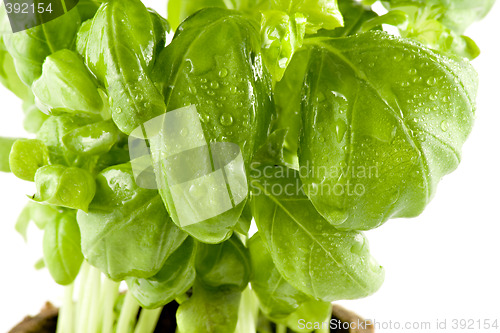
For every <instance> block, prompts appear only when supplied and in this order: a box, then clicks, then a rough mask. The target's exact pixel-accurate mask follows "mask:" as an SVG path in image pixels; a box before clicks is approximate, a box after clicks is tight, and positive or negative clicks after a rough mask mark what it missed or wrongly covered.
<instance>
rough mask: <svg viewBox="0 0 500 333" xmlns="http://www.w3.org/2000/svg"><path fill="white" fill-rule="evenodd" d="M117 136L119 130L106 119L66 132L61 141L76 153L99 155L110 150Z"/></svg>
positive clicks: (118, 135)
mask: <svg viewBox="0 0 500 333" xmlns="http://www.w3.org/2000/svg"><path fill="white" fill-rule="evenodd" d="M119 137H120V131H119V130H118V128H117V127H116V126H115V124H114V123H113V122H112V121H110V120H108V121H100V122H97V123H92V124H89V125H86V126H82V127H79V128H76V129H74V130H73V131H71V132H69V133H67V134H66V135H65V136H64V137H63V139H62V141H63V143H64V146H66V147H67V148H68V149H69V150H71V151H72V152H74V153H76V154H80V155H99V154H104V153H107V152H108V151H110V150H111V148H112V147H113V145H114V144H115V143H116V142H117V141H118V139H119Z"/></svg>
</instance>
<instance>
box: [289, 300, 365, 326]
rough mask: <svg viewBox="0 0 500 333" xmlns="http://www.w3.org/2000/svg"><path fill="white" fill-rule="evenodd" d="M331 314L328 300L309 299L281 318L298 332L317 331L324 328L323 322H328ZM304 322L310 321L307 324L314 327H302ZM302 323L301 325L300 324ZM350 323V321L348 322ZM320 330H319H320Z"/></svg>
mask: <svg viewBox="0 0 500 333" xmlns="http://www.w3.org/2000/svg"><path fill="white" fill-rule="evenodd" d="M331 316H332V305H331V304H330V303H328V302H322V301H316V300H309V301H307V302H304V303H303V304H302V305H301V306H300V307H299V308H298V309H297V310H296V311H295V312H293V313H292V314H291V315H290V316H289V317H287V318H286V319H285V320H282V322H283V323H284V324H286V325H287V326H288V327H289V328H290V329H291V330H292V331H294V332H299V333H308V332H318V331H320V329H322V328H324V326H325V325H323V323H327V324H329V323H330V318H331ZM305 323H311V324H309V325H307V326H309V327H311V325H312V326H313V327H314V328H313V329H308V328H307V327H304V328H302V326H306V325H304V324H305ZM301 324H302V325H301ZM350 324H351V323H350ZM356 324H357V323H356ZM320 332H321V331H320Z"/></svg>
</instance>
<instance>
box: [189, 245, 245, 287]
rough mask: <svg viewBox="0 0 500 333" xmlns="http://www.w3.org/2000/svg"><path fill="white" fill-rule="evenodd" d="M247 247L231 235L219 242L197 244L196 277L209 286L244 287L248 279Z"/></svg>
mask: <svg viewBox="0 0 500 333" xmlns="http://www.w3.org/2000/svg"><path fill="white" fill-rule="evenodd" d="M250 272H251V269H250V257H249V253H248V249H247V248H246V247H245V246H244V245H243V243H242V242H241V240H240V239H239V237H238V236H236V235H233V236H232V237H231V238H229V239H228V240H227V241H225V242H223V243H221V244H203V243H199V244H198V250H197V255H196V273H197V278H198V279H199V280H200V281H202V282H203V284H204V285H205V286H207V287H210V288H219V287H227V288H228V287H232V288H236V289H238V290H240V291H242V290H243V289H245V287H246V286H247V285H248V281H249V279H250Z"/></svg>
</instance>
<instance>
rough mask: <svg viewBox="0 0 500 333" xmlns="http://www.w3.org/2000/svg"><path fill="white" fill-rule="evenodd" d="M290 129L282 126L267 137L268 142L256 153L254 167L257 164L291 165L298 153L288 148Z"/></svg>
mask: <svg viewBox="0 0 500 333" xmlns="http://www.w3.org/2000/svg"><path fill="white" fill-rule="evenodd" d="M298 121H300V119H298ZM288 130H289V129H288V128H280V129H277V130H276V131H274V132H272V133H271V134H270V135H269V136H268V137H267V141H266V143H265V144H263V145H262V146H261V147H260V148H259V150H258V151H257V152H256V153H255V157H254V162H253V163H252V168H253V167H254V166H255V165H256V164H267V165H275V164H277V165H286V166H291V165H292V163H294V160H296V157H297V153H296V152H295V153H293V154H292V153H290V152H289V151H288V150H287V148H286V145H287V143H286V138H287V136H288Z"/></svg>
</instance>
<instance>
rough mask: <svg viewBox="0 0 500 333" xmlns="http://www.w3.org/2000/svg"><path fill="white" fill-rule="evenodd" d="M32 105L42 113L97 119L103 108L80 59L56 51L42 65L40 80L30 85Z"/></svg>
mask: <svg viewBox="0 0 500 333" xmlns="http://www.w3.org/2000/svg"><path fill="white" fill-rule="evenodd" d="M32 89H33V93H34V94H35V96H36V104H37V106H38V107H39V108H40V110H42V111H44V112H46V113H53V112H76V113H84V114H89V115H94V116H95V115H99V113H100V112H101V110H102V108H103V102H102V98H101V95H100V94H99V92H98V88H97V82H95V79H94V78H93V77H92V74H91V73H90V72H89V71H88V69H87V68H86V67H85V64H84V63H83V61H82V60H81V58H80V56H79V55H78V54H77V53H75V52H73V51H70V50H61V51H57V52H55V53H53V54H51V55H50V56H48V57H47V59H46V60H45V62H44V63H43V70H42V76H41V77H40V78H39V79H37V80H36V81H35V82H34V83H33V87H32Z"/></svg>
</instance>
